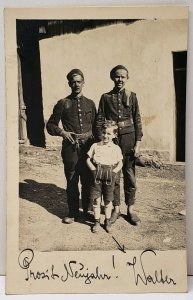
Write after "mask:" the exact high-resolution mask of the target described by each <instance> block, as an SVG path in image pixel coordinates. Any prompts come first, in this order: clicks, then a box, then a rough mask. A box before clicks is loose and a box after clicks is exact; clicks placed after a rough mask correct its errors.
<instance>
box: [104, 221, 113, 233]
mask: <svg viewBox="0 0 193 300" xmlns="http://www.w3.org/2000/svg"><path fill="white" fill-rule="evenodd" d="M105 230H106V232H108V233H111V231H112V228H111V222H110V219H105Z"/></svg>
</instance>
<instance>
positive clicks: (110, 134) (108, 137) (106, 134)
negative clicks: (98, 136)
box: [102, 127, 116, 144]
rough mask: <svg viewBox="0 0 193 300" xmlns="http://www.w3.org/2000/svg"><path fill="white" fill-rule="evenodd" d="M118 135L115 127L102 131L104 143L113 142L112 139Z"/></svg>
mask: <svg viewBox="0 0 193 300" xmlns="http://www.w3.org/2000/svg"><path fill="white" fill-rule="evenodd" d="M115 137H116V134H115V133H114V128H112V127H110V128H106V129H103V131H102V140H103V143H104V144H108V143H109V142H112V139H114V138H115Z"/></svg>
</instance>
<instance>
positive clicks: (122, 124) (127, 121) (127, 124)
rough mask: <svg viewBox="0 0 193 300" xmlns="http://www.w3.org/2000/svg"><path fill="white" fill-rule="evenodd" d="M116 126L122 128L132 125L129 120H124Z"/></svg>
mask: <svg viewBox="0 0 193 300" xmlns="http://www.w3.org/2000/svg"><path fill="white" fill-rule="evenodd" d="M117 125H118V127H119V128H123V127H126V126H130V125H133V124H132V121H131V120H125V121H121V122H118V123H117Z"/></svg>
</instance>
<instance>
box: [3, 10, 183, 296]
mask: <svg viewBox="0 0 193 300" xmlns="http://www.w3.org/2000/svg"><path fill="white" fill-rule="evenodd" d="M101 9H102V8H101ZM168 9H170V10H169V11H168V10H167V9H165V10H164V9H163V12H162V14H160V15H159V7H157V10H156V8H155V14H152V12H151V13H150V14H149V11H148V9H147V8H146V9H145V8H144V14H143V9H142V8H141V11H140V9H139V8H138V11H139V13H136V12H135V11H134V14H133V16H132V14H131V13H130V10H131V11H132V8H129V7H127V8H125V12H124V9H123V8H122V13H120V12H119V11H118V12H117V11H116V9H113V8H106V9H105V8H103V9H102V10H101V11H100V8H98V9H97V8H95V10H96V13H97V15H96V16H95V14H94V8H93V9H91V8H90V11H91V13H90V14H89V12H90V11H89V10H88V13H87V11H85V12H84V10H82V11H83V13H82V11H81V13H80V15H81V17H78V14H76V16H75V17H73V16H74V15H73V13H72V14H70V12H71V11H73V8H71V10H69V13H68V11H65V10H64V12H65V15H66V17H63V18H62V17H61V16H60V17H58V18H57V15H56V14H54V13H53V15H52V12H51V10H49V11H48V10H46V9H45V10H43V9H42V11H44V12H45V14H43V13H40V14H37V15H38V17H37V18H36V17H35V15H36V14H35V13H33V11H32V10H30V9H29V10H26V13H24V10H23V11H22V12H21V14H20V13H18V15H17V11H16V14H15V15H16V17H14V18H13V19H14V20H15V22H14V24H15V32H14V33H15V37H14V39H15V45H14V43H13V42H12V44H13V45H14V46H15V47H14V48H13V50H12V52H11V51H10V52H9V43H8V40H7V44H6V47H7V65H6V68H7V76H8V75H9V74H10V73H11V66H12V65H13V64H14V70H15V71H14V76H15V75H16V76H15V78H14V80H15V81H14V84H13V90H14V91H15V92H16V94H14V99H12V100H10V98H11V97H10V95H9V90H8V92H7V101H8V112H9V113H10V118H8V121H9V120H10V122H12V125H11V126H12V129H10V131H9V130H8V131H9V132H8V137H9V138H8V149H9V152H8V156H9V155H10V157H11V156H12V155H13V152H14V153H18V157H17V158H16V157H14V156H12V159H11V160H10V161H9V164H10V166H8V170H9V171H8V177H9V174H10V178H11V175H13V174H12V172H14V170H13V169H12V168H11V162H12V161H14V160H15V166H17V167H18V175H17V176H16V177H15V179H13V180H14V182H15V183H14V187H15V188H13V190H12V192H13V193H14V192H15V195H17V193H18V196H16V197H15V201H16V202H17V204H15V205H14V209H15V211H17V213H16V215H17V224H16V226H18V228H17V229H15V233H14V234H16V236H17V237H16V240H17V242H16V244H17V253H18V259H17V264H18V268H19V271H18V274H19V275H18V276H19V277H20V278H19V279H18V280H19V282H23V283H22V284H25V283H26V282H27V283H29V284H30V282H31V284H32V286H33V284H34V285H35V287H34V289H33V288H32V289H31V290H30V288H29V293H33V291H35V292H37V291H39V289H40V287H39V285H41V282H44V284H46V280H47V285H50V283H49V282H48V281H49V280H51V279H54V280H53V281H55V282H56V281H57V280H55V279H58V278H60V279H61V281H65V282H67V281H70V280H71V281H72V280H73V278H75V279H74V280H75V282H74V284H76V279H78V280H79V282H78V284H77V285H78V286H81V284H82V282H83V283H84V286H85V290H84V286H83V287H80V290H79V289H78V290H77V291H78V292H79V291H82V289H83V291H84V293H88V292H94V293H100V292H104V293H111V292H115V293H123V292H127V290H129V291H130V290H131V292H139V291H140V289H142V291H145V288H146V286H148V287H147V288H148V289H149V290H148V291H154V290H156V288H157V289H158V291H162V289H163V291H165V290H164V289H166V290H167V289H168V291H169V289H170V288H171V291H172V292H173V291H180V289H182V290H184V289H186V287H185V286H186V283H185V281H186V278H185V272H186V201H185V136H186V130H185V121H186V118H185V114H186V74H187V41H188V18H187V11H188V10H187V8H186V7H181V9H180V8H178V9H177V8H176V7H170V8H169V7H168ZM36 12H37V10H36ZM126 12H128V13H126ZM164 12H165V13H164ZM12 13H13V15H14V13H15V12H14V10H12ZM55 16H56V17H55ZM8 21H9V12H8V13H7V24H6V25H7V32H8V34H7V36H9V35H11V34H10V33H9V31H10V29H11V27H10V29H9V24H8ZM5 37H6V36H5ZM10 47H11V46H10ZM11 53H14V55H13V56H11ZM12 78H13V75H12ZM10 82H11V81H10V80H9V79H8V80H7V83H6V84H7V88H8V89H12V85H11V83H10ZM13 90H12V91H13ZM12 95H13V92H12ZM11 101H12V102H11ZM10 107H11V108H10ZM11 117H12V118H11ZM13 127H14V128H13ZM12 132H15V133H17V135H16V136H14V139H13V148H11V147H9V145H11V141H12V138H11V134H12ZM15 171H16V170H15ZM12 178H13V177H12ZM17 179H18V181H17ZM9 181H10V179H9ZM17 197H18V200H17ZM10 199H12V200H13V195H12V196H11V197H10ZM10 199H8V202H9V204H8V224H11V221H12V217H13V215H14V211H13V208H11V207H12V206H11V203H12V201H11V200H10ZM13 218H14V217H13ZM10 226H11V225H10ZM9 230H10V232H12V233H10V234H9ZM8 236H9V238H8V243H9V244H10V243H11V236H13V230H12V229H9V226H8ZM9 244H8V245H9ZM71 252H72V253H73V255H75V254H74V253H78V255H79V254H80V255H81V256H82V257H84V260H83V261H82V260H80V261H79V263H78V262H77V261H78V260H73V267H72V264H71V262H72V259H71V260H70V259H69V260H70V262H68V263H64V262H63V263H61V264H63V265H64V266H65V268H64V269H65V272H66V273H65V275H64V272H63V273H62V275H61V273H60V272H59V271H58V273H57V272H56V267H55V264H54V262H53V261H52V258H51V256H49V254H50V255H52V254H53V253H57V255H58V256H60V257H61V255H63V254H64V255H65V256H66V255H67V257H68V258H69V257H71V256H70V255H71ZM130 252H131V253H132V255H129V253H130ZM8 253H9V249H8ZM36 253H38V254H37V255H38V257H40V258H42V261H43V265H44V263H45V262H46V263H47V265H46V266H44V269H41V268H40V269H37V267H36V268H35V269H34V268H33V263H34V261H35V258H36V257H37V256H36ZM88 253H89V254H88ZM92 253H93V257H94V259H93V260H92V263H91V265H92V264H94V265H93V269H92V268H91V267H88V268H87V266H86V264H85V261H86V262H87V260H86V258H85V257H86V256H87V255H88V262H91V258H92ZM112 253H117V256H118V263H117V261H116V255H115V254H113V255H111V254H112ZM133 253H134V254H133ZM135 253H137V254H136V256H135ZM44 254H45V255H47V254H48V256H47V258H46V256H45V257H44V256H42V255H44ZM103 254H104V255H105V257H108V255H110V256H112V258H111V257H110V260H111V262H110V263H109V262H106V263H107V265H108V267H107V271H108V272H109V264H111V268H112V269H113V272H115V270H117V269H116V264H118V269H120V270H122V267H121V261H122V258H121V256H123V257H124V259H123V260H124V264H125V260H126V265H127V272H128V273H129V272H130V275H128V276H131V277H132V280H133V282H134V284H133V285H134V286H135V287H134V288H133V287H131V288H130V287H128V286H127V285H126V284H125V280H122V285H123V286H124V288H122V287H121V286H120V287H119V283H117V286H116V284H115V283H116V280H118V281H119V280H120V281H121V279H120V277H121V276H119V275H120V274H119V275H117V274H116V276H114V275H112V274H109V273H108V272H107V271H106V269H104V268H105V263H104V262H105V260H104V259H103V258H102V257H103ZM125 254H126V255H127V254H128V255H129V257H128V256H127V258H126V255H125ZM159 254H160V256H161V257H162V258H161V259H160V262H159V263H158V267H155V265H156V263H157V261H156V262H154V259H155V257H156V259H157V260H158V261H159V258H158V256H159ZM164 255H166V257H167V255H169V256H168V257H167V258H166V260H167V261H166V262H165V263H164V266H168V267H167V268H166V271H164V268H163V272H162V263H161V262H162V261H163V257H164ZM9 257H10V254H9ZM170 257H171V259H170ZM178 258H179V262H181V263H179V266H178V267H179V268H181V270H182V273H181V274H180V275H179V276H180V277H179V278H181V277H183V276H184V278H183V280H182V279H180V281H181V283H182V282H183V283H182V287H179V285H178V283H177V281H178V280H179V278H178V279H175V276H172V275H171V273H172V270H173V268H174V269H175V268H176V262H178ZM100 259H102V266H103V271H102V270H101V269H100V267H98V266H97V267H96V263H97V261H98V260H99V265H100ZM42 261H41V262H42ZM49 261H50V262H51V263H50V265H49ZM75 261H76V262H75ZM168 261H170V263H169V264H168ZM150 262H151V263H150ZM36 265H38V261H37V262H36ZM135 266H136V268H135ZM49 268H50V269H49ZM90 268H91V269H92V270H90ZM146 268H147V269H146ZM155 268H157V269H155ZM9 270H10V268H9ZM147 270H148V271H147ZM89 272H90V273H89ZM137 272H138V273H137ZM148 272H149V273H148ZM9 273H11V272H10V271H9ZM86 274H87V275H86ZM89 274H90V275H89ZM113 274H114V273H113ZM136 274H137V275H136ZM175 274H176V273H175ZM183 274H184V275H183ZM113 276H114V277H113ZM123 276H124V274H123ZM11 277H12V275H10V278H11ZM22 277H23V278H22ZM45 277H46V279H45ZM112 277H113V281H112V282H113V283H111V284H112V289H109V288H108V284H110V283H108V284H107V286H106V283H105V282H106V281H108V282H110V281H111V280H110V278H112ZM64 278H65V279H64ZM82 278H84V279H82ZM8 280H9V279H8ZM78 280H77V281H78ZM81 280H82V281H81ZM97 280H98V282H97V283H96V286H95V287H94V288H93V290H92V284H93V285H94V284H95V283H93V282H94V281H95V282H96V281H97ZM101 281H102V283H101ZM22 284H21V286H22ZM54 284H55V283H54ZM100 284H101V285H102V287H101V285H100ZM10 285H11V279H10V284H9V290H10V291H11V290H12V291H14V288H13V289H12V288H10ZM27 288H28V287H26V289H27ZM50 288H51V287H50ZM77 288H78V287H77ZM87 288H88V290H87ZM121 289H122V290H121ZM159 289H160V290H159ZM175 289H176V290H175ZM15 291H19V292H21V293H22V288H20V287H19V288H18V287H17V288H15ZM57 291H58V292H61V288H58V290H57V287H54V288H53V292H57ZM69 291H70V292H76V289H74V287H73V288H71V289H69V290H68V291H67V292H69ZM49 292H50V290H49ZM65 292H66V291H64V293H65ZM16 293H18V292H16Z"/></svg>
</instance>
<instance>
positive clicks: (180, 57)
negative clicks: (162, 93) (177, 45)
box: [173, 51, 187, 162]
mask: <svg viewBox="0 0 193 300" xmlns="http://www.w3.org/2000/svg"><path fill="white" fill-rule="evenodd" d="M173 68H174V84H175V93H176V161H179V162H185V130H186V129H185V123H186V68H187V51H181V52H173Z"/></svg>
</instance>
